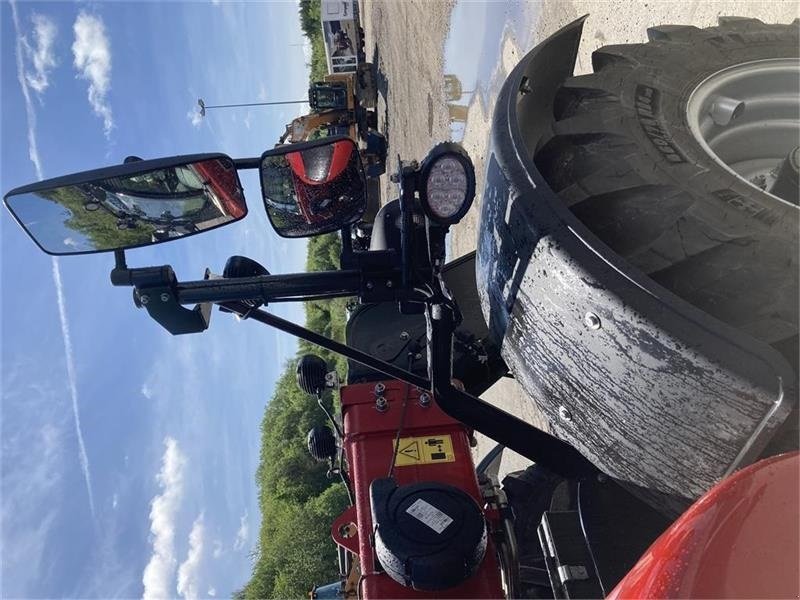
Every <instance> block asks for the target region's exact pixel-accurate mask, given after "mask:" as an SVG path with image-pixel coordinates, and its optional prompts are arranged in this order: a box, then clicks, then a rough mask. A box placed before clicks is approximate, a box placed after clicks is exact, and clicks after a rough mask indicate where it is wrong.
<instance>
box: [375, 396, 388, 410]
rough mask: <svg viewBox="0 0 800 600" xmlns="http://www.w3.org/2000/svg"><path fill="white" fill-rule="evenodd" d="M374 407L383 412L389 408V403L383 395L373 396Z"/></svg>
mask: <svg viewBox="0 0 800 600" xmlns="http://www.w3.org/2000/svg"><path fill="white" fill-rule="evenodd" d="M375 408H377V409H378V412H385V411H386V410H387V409H388V408H389V403H388V402H387V401H386V398H384V397H383V396H378V397H377V398H375Z"/></svg>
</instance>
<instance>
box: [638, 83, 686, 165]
mask: <svg viewBox="0 0 800 600" xmlns="http://www.w3.org/2000/svg"><path fill="white" fill-rule="evenodd" d="M660 102H661V92H660V91H659V90H657V89H656V88H653V87H650V86H648V85H642V84H639V85H637V86H636V118H637V120H638V121H639V125H640V126H641V128H642V131H644V134H645V135H646V136H647V139H649V140H650V143H652V144H653V146H654V147H655V149H656V150H658V151H659V152H660V153H661V155H662V156H663V157H664V158H665V159H666V160H667V162H670V163H673V164H679V163H685V162H686V157H685V156H684V155H683V153H682V152H681V151H680V150H678V147H677V146H676V145H675V143H674V142H673V141H672V136H671V135H670V134H669V131H668V129H667V126H666V122H665V121H664V119H663V118H662V117H661V114H660V110H659V106H660Z"/></svg>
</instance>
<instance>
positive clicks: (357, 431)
mask: <svg viewBox="0 0 800 600" xmlns="http://www.w3.org/2000/svg"><path fill="white" fill-rule="evenodd" d="M382 385H383V386H384V388H383V389H382V390H381V388H380V386H379V387H378V388H377V390H380V391H376V384H375V383H367V384H357V385H349V386H346V387H343V388H342V390H341V403H342V419H343V423H344V436H345V440H344V446H345V451H346V453H347V462H348V465H349V474H350V480H351V482H352V487H353V491H354V496H355V498H354V499H355V506H353V507H350V508H349V509H348V510H347V511H345V512H344V513H343V514H342V515H341V516H340V517H339V518H338V519H337V520H336V521H335V522H334V523H333V527H332V530H331V533H332V536H333V539H334V541H336V543H338V544H339V545H341V546H344V547H345V548H347V549H349V550H350V551H352V552H354V553H356V554H357V555H358V557H359V563H360V569H361V580H360V581H359V590H358V591H359V593H360V597H361V598H365V599H369V598H503V597H504V594H503V588H502V585H501V577H500V567H499V564H498V561H497V557H496V553H495V546H494V543H493V542H492V539H491V531H492V530H493V529H495V528H496V527H497V515H496V514H493V511H485V513H486V517H487V527H488V529H489V531H490V535H489V543H488V546H487V549H486V555H485V557H484V559H483V562H482V563H481V565H480V566H479V568H478V570H477V571H476V572H475V574H474V575H473V576H472V577H470V578H469V579H468V580H467V581H465V582H463V583H462V584H460V585H458V586H456V587H453V588H450V589H447V590H442V591H438V592H430V591H425V592H422V591H416V590H414V589H412V588H410V587H405V586H402V585H400V584H399V583H397V582H395V581H394V580H392V579H391V578H390V577H389V576H388V575H387V574H386V573H384V572H383V571H382V569H381V568H380V565H379V564H378V563H377V560H376V558H375V548H374V545H373V536H372V532H373V525H372V515H371V509H370V496H369V486H370V483H372V481H373V480H375V479H378V478H382V477H386V476H387V475H388V473H389V467H390V463H391V460H392V453H393V452H394V444H395V436H396V434H397V430H398V427H399V426H400V419H401V413H402V405H403V399H404V398H405V395H406V393H408V401H407V402H408V404H407V408H406V413H405V418H404V423H403V430H402V433H401V440H402V441H401V444H400V447H399V451H398V459H397V462H396V466H395V468H394V474H393V475H394V478H395V480H396V481H397V483H398V484H399V485H405V484H411V483H415V482H420V481H437V482H441V483H446V484H450V485H452V486H455V487H457V488H459V489H461V490H463V491H465V492H466V493H467V494H469V495H470V496H471V497H472V498H474V499H475V501H476V502H477V503H478V505H479V506H481V507H483V506H484V501H483V499H482V496H481V493H480V488H479V486H478V480H477V476H476V474H475V465H474V463H473V460H472V453H471V451H470V444H469V437H470V436H469V432H468V430H467V429H466V428H465V427H464V425H462V424H461V423H459V422H458V421H456V420H454V419H452V418H450V417H448V416H447V415H446V414H445V413H444V412H442V411H441V410H440V409H439V408H438V407H437V406H436V404H435V403H434V402H433V401H430V402H424V401H423V402H420V395H421V394H423V393H424V392H421V391H420V390H418V389H416V388H414V387H413V386H407V385H406V384H405V383H402V382H400V381H385V382H383V383H382ZM407 387H409V388H410V389H408V390H407ZM378 396H383V397H384V398H385V399H386V407H385V409H384V410H379V409H378V407H377V406H376V399H377V397H378Z"/></svg>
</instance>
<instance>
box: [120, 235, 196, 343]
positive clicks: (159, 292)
mask: <svg viewBox="0 0 800 600" xmlns="http://www.w3.org/2000/svg"><path fill="white" fill-rule="evenodd" d="M114 259H115V264H114V269H113V270H112V271H111V283H112V285H116V286H133V288H134V290H133V301H134V303H135V304H136V306H137V308H142V307H144V308H146V309H147V312H148V313H149V315H150V317H152V319H153V320H154V321H156V322H157V323H158V324H159V325H161V326H162V327H163V328H164V329H166V330H167V331H169V332H170V333H171V334H173V335H179V334H183V333H200V332H202V331H205V330H206V329H208V324H209V323H210V321H211V307H212V304H211V303H210V302H203V303H202V304H197V305H196V306H195V307H194V308H193V309H189V308H184V307H183V306H181V304H180V303H179V302H178V298H177V296H176V295H175V288H176V286H177V283H178V279H177V277H175V271H173V270H172V267H171V266H169V265H163V266H161V267H145V268H140V269H129V268H128V265H127V263H126V262H125V251H124V250H115V251H114Z"/></svg>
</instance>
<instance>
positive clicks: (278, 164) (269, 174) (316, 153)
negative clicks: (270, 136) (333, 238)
mask: <svg viewBox="0 0 800 600" xmlns="http://www.w3.org/2000/svg"><path fill="white" fill-rule="evenodd" d="M260 170H261V190H262V195H263V198H264V207H265V208H266V210H267V215H268V216H269V220H270V222H271V223H272V226H273V227H274V228H275V231H276V232H277V233H278V235H281V236H283V237H307V236H313V235H319V234H322V233H328V232H330V231H336V230H338V229H341V228H342V227H345V226H347V225H350V224H352V223H355V222H356V221H358V220H359V219H360V218H361V216H362V215H363V214H364V210H365V208H366V182H365V178H364V171H363V168H362V166H361V159H360V157H359V154H358V147H357V146H356V144H355V143H354V142H353V141H352V140H351V139H349V138H332V139H328V140H321V141H318V142H311V143H308V144H297V145H287V146H281V147H279V148H276V149H274V150H270V151H268V152H265V153H264V155H263V156H262V159H261V169H260Z"/></svg>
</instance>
